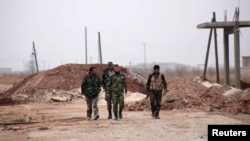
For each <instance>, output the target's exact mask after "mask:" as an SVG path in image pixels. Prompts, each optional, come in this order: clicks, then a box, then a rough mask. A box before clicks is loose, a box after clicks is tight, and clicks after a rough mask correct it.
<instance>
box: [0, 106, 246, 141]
mask: <svg viewBox="0 0 250 141" xmlns="http://www.w3.org/2000/svg"><path fill="white" fill-rule="evenodd" d="M99 111H100V119H99V120H96V121H94V120H91V121H88V120H86V104H85V101H79V102H74V103H64V104H63V103H40V104H38V103H34V104H25V105H15V106H1V107H0V122H1V125H0V140H1V141H10V140H11V141H14V140H18V141H24V140H28V141H45V140H46V141H48V140H53V141H68V140H70V141H85V140H86V141H90V140H95V141H99V140H104V141H105V140H108V141H116V140H119V141H127V140H130V141H132V140H133V141H139V140H143V141H152V140H155V141H198V140H199V141H206V140H207V125H208V124H249V123H250V118H249V115H230V114H226V115H223V114H222V113H206V112H202V111H194V110H190V111H180V110H178V111H161V113H160V116H161V119H159V120H156V119H152V118H151V117H150V112H149V111H140V112H130V111H124V118H123V119H122V120H119V121H115V120H113V119H112V120H107V119H106V118H107V111H106V106H105V105H103V103H100V105H99ZM11 123H19V124H11Z"/></svg>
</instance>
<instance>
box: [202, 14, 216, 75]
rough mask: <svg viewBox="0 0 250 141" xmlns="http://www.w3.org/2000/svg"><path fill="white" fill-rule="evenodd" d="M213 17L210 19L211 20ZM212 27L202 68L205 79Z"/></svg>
mask: <svg viewBox="0 0 250 141" xmlns="http://www.w3.org/2000/svg"><path fill="white" fill-rule="evenodd" d="M213 20H214V18H213V19H212V22H213ZM212 33H213V29H212V28H211V29H210V33H209V38H208V44H207V53H206V59H205V65H204V70H203V79H206V73H207V62H208V56H209V50H210V44H211V38H212Z"/></svg>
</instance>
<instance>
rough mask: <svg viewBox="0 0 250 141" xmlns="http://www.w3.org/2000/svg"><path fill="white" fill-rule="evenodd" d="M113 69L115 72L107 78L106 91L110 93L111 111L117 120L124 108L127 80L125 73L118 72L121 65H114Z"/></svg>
mask: <svg viewBox="0 0 250 141" xmlns="http://www.w3.org/2000/svg"><path fill="white" fill-rule="evenodd" d="M114 71H115V74H114V75H111V76H110V78H109V80H108V83H107V92H106V93H108V94H111V97H112V102H113V113H114V116H115V120H118V116H119V118H120V119H122V110H123V108H124V93H125V94H126V95H127V82H126V78H125V75H124V74H123V73H121V72H120V71H121V67H119V66H118V65H116V66H115V67H114ZM118 105H119V112H118ZM118 114H119V115H118Z"/></svg>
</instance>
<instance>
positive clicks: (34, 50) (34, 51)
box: [33, 41, 39, 73]
mask: <svg viewBox="0 0 250 141" xmlns="http://www.w3.org/2000/svg"><path fill="white" fill-rule="evenodd" d="M33 55H34V57H35V61H36V71H37V73H39V69H38V62H37V54H36V49H35V43H34V41H33Z"/></svg>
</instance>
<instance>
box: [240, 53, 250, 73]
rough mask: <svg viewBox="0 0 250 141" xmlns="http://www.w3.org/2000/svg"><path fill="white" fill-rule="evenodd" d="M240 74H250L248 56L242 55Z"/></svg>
mask: <svg viewBox="0 0 250 141" xmlns="http://www.w3.org/2000/svg"><path fill="white" fill-rule="evenodd" d="M241 75H249V76H250V56H242V68H241Z"/></svg>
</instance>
